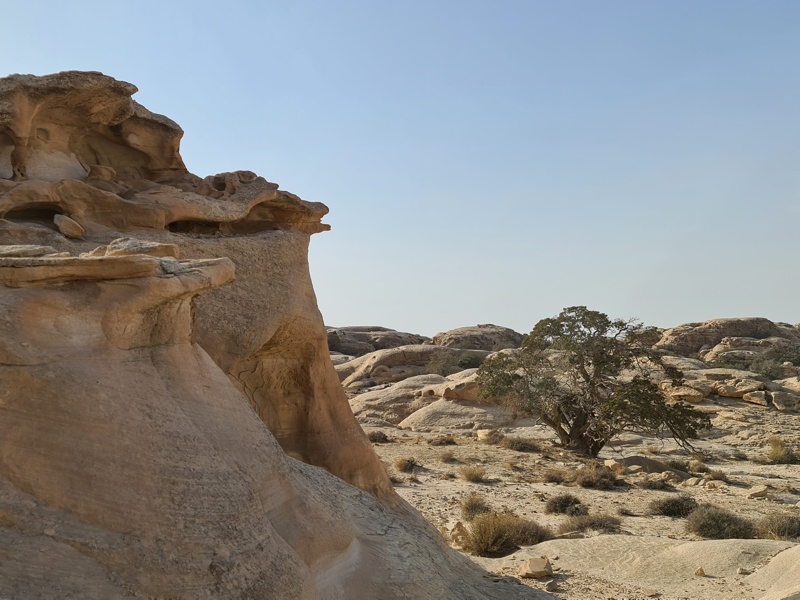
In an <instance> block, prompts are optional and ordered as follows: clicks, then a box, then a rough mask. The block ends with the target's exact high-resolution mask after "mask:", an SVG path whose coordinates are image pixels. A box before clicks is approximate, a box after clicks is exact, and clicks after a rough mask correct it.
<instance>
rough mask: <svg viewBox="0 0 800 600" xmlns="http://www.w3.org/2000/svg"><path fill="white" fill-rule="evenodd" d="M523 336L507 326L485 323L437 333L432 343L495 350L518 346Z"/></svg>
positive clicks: (447, 346) (450, 346)
mask: <svg viewBox="0 0 800 600" xmlns="http://www.w3.org/2000/svg"><path fill="white" fill-rule="evenodd" d="M524 337H525V336H524V335H522V334H521V333H518V332H516V331H514V330H513V329H509V328H508V327H501V326H499V325H489V324H486V325H475V326H472V327H459V328H458V329H451V330H450V331H443V332H441V333H437V334H436V335H435V336H433V343H434V344H436V345H437V346H445V347H446V348H462V349H465V350H467V349H469V350H488V351H489V352H497V351H498V350H505V349H506V348H519V347H520V344H522V340H523V338H524Z"/></svg>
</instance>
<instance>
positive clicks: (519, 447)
mask: <svg viewBox="0 0 800 600" xmlns="http://www.w3.org/2000/svg"><path fill="white" fill-rule="evenodd" d="M500 446H502V447H503V448H506V449H508V450H514V451H515V452H539V451H540V450H541V446H539V444H538V443H537V442H535V441H534V440H527V439H525V438H520V437H504V438H503V439H502V440H501V441H500Z"/></svg>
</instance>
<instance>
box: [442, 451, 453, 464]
mask: <svg viewBox="0 0 800 600" xmlns="http://www.w3.org/2000/svg"><path fill="white" fill-rule="evenodd" d="M439 460H440V461H442V462H443V463H452V462H456V453H455V452H453V451H452V450H442V451H441V452H440V453H439Z"/></svg>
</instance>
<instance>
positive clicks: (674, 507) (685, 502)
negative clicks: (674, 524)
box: [647, 494, 697, 518]
mask: <svg viewBox="0 0 800 600" xmlns="http://www.w3.org/2000/svg"><path fill="white" fill-rule="evenodd" d="M696 508H697V501H696V500H695V499H694V498H692V497H691V496H687V495H685V494H681V495H680V496H671V497H668V498H656V499H655V500H653V501H651V502H650V504H648V505H647V510H648V512H649V513H650V514H651V515H661V516H664V517H672V518H684V517H688V516H689V515H690V514H691V512H692V511H693V510H695V509H696Z"/></svg>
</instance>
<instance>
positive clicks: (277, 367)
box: [0, 71, 396, 504]
mask: <svg viewBox="0 0 800 600" xmlns="http://www.w3.org/2000/svg"><path fill="white" fill-rule="evenodd" d="M135 92H136V87H135V86H133V85H131V84H129V83H125V82H121V81H117V80H115V79H113V78H111V77H107V76H105V75H102V74H101V73H94V72H76V71H70V72H65V73H59V74H56V75H48V76H44V77H35V76H31V75H13V76H11V77H7V78H5V79H0V245H18V244H37V245H44V246H49V247H51V248H52V249H54V250H57V251H69V252H72V253H73V254H75V253H79V252H90V251H92V250H93V249H95V248H96V247H98V245H101V244H108V243H110V242H111V241H112V240H114V239H116V238H119V237H122V236H125V237H129V238H135V239H138V240H140V241H150V242H153V243H159V244H165V245H168V246H172V247H174V248H176V249H179V250H180V252H181V255H182V256H185V257H188V258H198V259H201V258H215V257H220V256H224V257H228V258H230V260H231V261H232V262H233V263H234V264H235V266H236V270H237V273H238V276H237V279H236V281H235V282H234V283H232V284H231V285H230V286H227V287H225V288H222V289H219V290H214V291H212V292H211V293H209V294H206V295H204V296H203V297H202V298H201V299H199V300H198V302H197V304H196V317H197V318H196V328H195V334H194V335H195V338H196V340H197V341H198V343H199V344H200V345H201V346H202V347H203V348H204V349H205V350H206V351H207V352H208V354H209V355H210V356H211V358H212V359H213V360H214V361H215V362H216V363H217V364H218V365H219V366H220V367H221V368H222V369H223V371H224V372H225V373H227V375H228V377H229V378H230V379H231V381H233V383H234V384H235V385H236V387H237V388H238V389H239V390H240V391H241V392H242V393H243V394H244V395H245V397H246V398H247V399H248V400H249V402H250V404H251V405H252V407H253V408H254V409H255V411H256V413H257V414H258V415H259V416H260V417H261V419H262V420H263V421H264V422H265V423H266V425H267V426H268V428H269V429H270V431H272V433H273V434H274V436H275V437H276V439H277V440H278V442H279V443H280V444H281V446H282V447H283V448H284V450H285V451H286V452H287V453H289V454H290V455H291V456H293V457H296V458H299V459H301V460H303V461H305V462H308V463H310V464H314V465H317V466H321V467H323V468H325V469H327V470H328V471H330V472H331V473H334V474H335V475H338V476H340V477H342V478H343V479H345V480H346V481H349V482H351V483H353V484H355V485H357V486H359V487H361V488H363V489H365V490H368V491H370V492H372V493H374V494H376V495H377V496H378V497H380V498H382V499H383V500H384V501H385V502H388V503H390V504H391V503H396V496H395V495H394V494H393V492H392V490H391V485H390V483H389V481H388V479H387V477H386V474H385V472H384V469H383V468H382V466H381V465H380V463H379V462H378V460H377V459H376V457H375V456H374V453H373V452H372V449H371V447H370V445H369V443H368V441H367V440H366V438H365V436H364V435H363V432H362V431H361V429H360V427H359V426H358V424H357V423H356V421H355V419H354V418H353V416H352V413H351V411H350V408H349V406H348V404H347V398H346V397H345V395H344V392H343V391H342V389H341V386H340V384H339V381H338V377H337V375H336V373H335V371H334V370H333V367H332V365H331V362H330V358H329V355H328V350H327V347H326V331H325V328H324V325H323V322H322V317H321V315H320V313H319V310H318V309H317V305H316V298H315V296H314V291H313V288H312V286H311V279H310V276H309V272H308V262H307V251H308V242H309V236H310V235H311V234H313V233H316V232H319V231H323V230H325V229H327V228H328V227H327V225H324V224H322V223H321V218H322V217H323V215H325V214H326V212H327V208H326V207H325V205H323V204H320V203H317V202H306V201H304V200H301V199H300V198H298V197H297V196H295V195H293V194H290V193H288V192H285V191H282V190H279V189H278V186H277V185H276V184H274V183H270V182H268V181H267V180H265V179H264V178H263V177H259V176H257V175H256V174H254V173H252V172H249V171H237V172H235V173H222V174H219V175H215V176H210V177H206V178H204V179H203V178H200V177H197V176H196V175H192V174H191V173H189V172H188V170H187V169H186V167H185V166H184V164H183V161H182V159H181V157H180V153H179V143H180V139H181V137H182V135H183V132H182V130H181V129H180V127H179V126H178V125H177V124H176V123H174V122H173V121H171V120H170V119H168V118H166V117H164V116H162V115H157V114H155V113H152V112H150V111H148V110H147V109H145V108H144V107H142V106H141V105H139V104H138V103H136V102H135V101H133V100H132V99H131V95H132V94H133V93H135Z"/></svg>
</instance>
